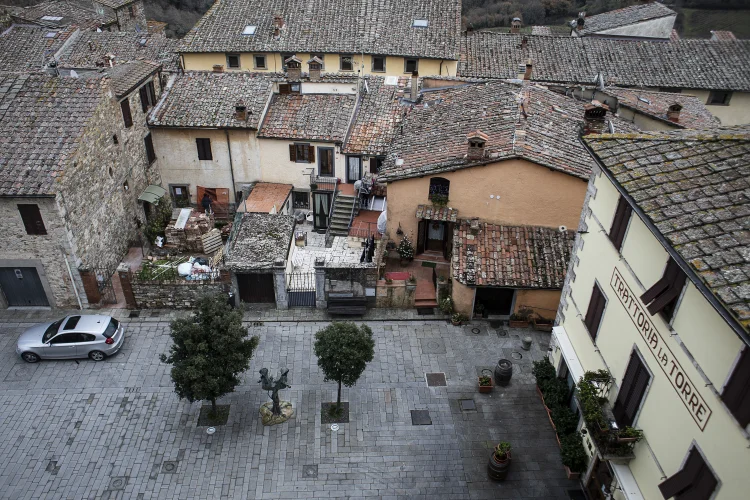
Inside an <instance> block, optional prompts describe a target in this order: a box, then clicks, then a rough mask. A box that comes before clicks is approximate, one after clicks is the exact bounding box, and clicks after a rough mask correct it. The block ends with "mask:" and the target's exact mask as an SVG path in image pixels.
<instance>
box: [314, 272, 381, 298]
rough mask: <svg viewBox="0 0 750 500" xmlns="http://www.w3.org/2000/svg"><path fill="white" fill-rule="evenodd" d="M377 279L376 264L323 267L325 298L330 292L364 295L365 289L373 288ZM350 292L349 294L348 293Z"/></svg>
mask: <svg viewBox="0 0 750 500" xmlns="http://www.w3.org/2000/svg"><path fill="white" fill-rule="evenodd" d="M377 280H378V268H377V266H376V264H374V263H373V264H358V265H356V267H328V266H326V268H325V292H326V300H328V298H329V297H330V296H331V294H341V295H340V296H351V297H365V296H366V289H367V288H371V289H374V288H375V287H376V284H377ZM349 294H351V295H349Z"/></svg>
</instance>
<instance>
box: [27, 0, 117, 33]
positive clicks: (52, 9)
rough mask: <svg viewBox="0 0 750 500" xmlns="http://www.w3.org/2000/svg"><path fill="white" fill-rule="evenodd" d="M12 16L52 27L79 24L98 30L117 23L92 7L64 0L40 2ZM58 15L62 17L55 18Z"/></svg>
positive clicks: (87, 28)
mask: <svg viewBox="0 0 750 500" xmlns="http://www.w3.org/2000/svg"><path fill="white" fill-rule="evenodd" d="M12 17H13V18H15V19H17V20H19V21H20V22H27V23H33V24H38V25H40V26H46V27H50V28H61V27H65V26H77V27H78V28H80V29H82V30H96V28H99V27H102V26H108V25H110V24H114V23H115V19H114V18H111V17H109V16H107V15H106V14H98V13H97V12H96V11H95V10H94V9H92V8H86V7H84V6H83V5H81V4H79V3H76V2H67V1H63V0H48V1H46V2H42V3H38V4H36V5H32V6H31V7H26V8H25V9H23V10H21V11H20V12H17V13H14V14H13V15H12ZM43 17H48V19H42V18H43ZM58 17H61V18H62V19H55V18H58ZM49 18H52V19H49Z"/></svg>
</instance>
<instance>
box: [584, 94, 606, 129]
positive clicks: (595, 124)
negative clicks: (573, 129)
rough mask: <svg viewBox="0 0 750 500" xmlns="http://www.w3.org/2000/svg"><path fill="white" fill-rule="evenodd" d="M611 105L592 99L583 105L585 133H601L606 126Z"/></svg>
mask: <svg viewBox="0 0 750 500" xmlns="http://www.w3.org/2000/svg"><path fill="white" fill-rule="evenodd" d="M608 110H609V107H608V106H607V105H606V104H602V103H600V102H599V101H591V104H586V105H585V106H584V107H583V120H584V123H583V135H589V134H601V133H603V132H604V129H605V127H606V120H605V118H606V117H607V111H608Z"/></svg>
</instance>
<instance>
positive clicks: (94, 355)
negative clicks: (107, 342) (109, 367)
mask: <svg viewBox="0 0 750 500" xmlns="http://www.w3.org/2000/svg"><path fill="white" fill-rule="evenodd" d="M106 357H107V356H106V355H105V354H104V353H103V352H102V351H91V352H90V353H89V358H91V359H93V360H94V361H104V358H106Z"/></svg>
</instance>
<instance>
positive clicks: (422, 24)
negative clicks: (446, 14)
mask: <svg viewBox="0 0 750 500" xmlns="http://www.w3.org/2000/svg"><path fill="white" fill-rule="evenodd" d="M428 24H430V23H429V22H428V21H427V19H415V20H414V23H413V24H412V26H413V27H414V28H426V27H427V25H428Z"/></svg>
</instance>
